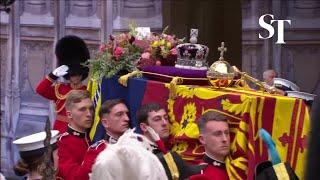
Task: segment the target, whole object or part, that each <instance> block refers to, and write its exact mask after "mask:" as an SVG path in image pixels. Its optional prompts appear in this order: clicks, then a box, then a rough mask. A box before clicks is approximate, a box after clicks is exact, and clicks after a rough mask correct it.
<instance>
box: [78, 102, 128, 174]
mask: <svg viewBox="0 0 320 180" xmlns="http://www.w3.org/2000/svg"><path fill="white" fill-rule="evenodd" d="M128 113H129V111H128V108H127V106H126V104H125V102H124V101H123V100H121V99H110V100H107V101H105V102H104V103H103V104H102V105H101V107H100V112H99V116H100V119H101V122H102V124H103V126H104V127H105V129H106V134H105V137H104V138H103V139H101V140H100V141H97V142H96V143H94V144H92V145H91V146H90V147H89V148H88V150H87V151H86V152H85V155H84V157H83V161H82V162H81V163H80V164H81V166H80V167H79V169H80V171H79V172H78V173H77V174H75V175H74V177H76V178H75V179H77V180H78V179H79V180H88V179H89V173H91V170H92V166H93V164H94V163H95V160H96V158H97V156H98V155H99V154H100V152H101V151H103V150H104V149H106V148H107V146H108V144H115V143H116V142H117V141H118V138H119V137H120V136H121V135H122V134H123V133H124V132H125V131H126V130H128V129H129V116H128Z"/></svg>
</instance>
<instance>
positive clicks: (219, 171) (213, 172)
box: [189, 155, 229, 180]
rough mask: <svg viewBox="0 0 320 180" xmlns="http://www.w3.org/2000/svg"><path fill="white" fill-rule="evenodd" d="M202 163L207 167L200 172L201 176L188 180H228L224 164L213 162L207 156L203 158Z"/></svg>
mask: <svg viewBox="0 0 320 180" xmlns="http://www.w3.org/2000/svg"><path fill="white" fill-rule="evenodd" d="M203 160H204V162H205V163H206V164H207V166H206V167H205V168H204V169H203V170H202V171H201V174H197V175H193V176H190V178H189V179H190V180H215V179H219V180H228V179H229V176H228V173H227V170H226V167H225V164H224V163H222V162H219V161H217V160H214V159H212V158H210V157H208V156H207V155H205V156H204V159H203Z"/></svg>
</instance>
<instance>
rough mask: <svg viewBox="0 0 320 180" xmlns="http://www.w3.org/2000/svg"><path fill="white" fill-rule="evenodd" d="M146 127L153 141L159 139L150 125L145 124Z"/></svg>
mask: <svg viewBox="0 0 320 180" xmlns="http://www.w3.org/2000/svg"><path fill="white" fill-rule="evenodd" d="M146 128H147V131H148V132H149V134H150V136H151V138H152V139H153V140H154V141H159V140H160V136H159V134H158V133H156V132H155V131H154V129H153V128H152V127H150V126H147V127H146Z"/></svg>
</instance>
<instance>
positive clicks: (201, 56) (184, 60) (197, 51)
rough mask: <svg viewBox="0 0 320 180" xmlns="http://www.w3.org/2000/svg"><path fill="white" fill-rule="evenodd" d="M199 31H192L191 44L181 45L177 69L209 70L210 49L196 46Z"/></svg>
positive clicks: (179, 46)
mask: <svg viewBox="0 0 320 180" xmlns="http://www.w3.org/2000/svg"><path fill="white" fill-rule="evenodd" d="M197 37H198V29H191V32H190V43H184V44H179V45H178V46H177V47H176V49H177V55H178V59H177V62H176V65H175V67H176V68H183V69H194V70H207V66H208V65H207V62H206V58H207V56H208V54H209V48H208V47H207V46H205V45H202V44H196V43H197Z"/></svg>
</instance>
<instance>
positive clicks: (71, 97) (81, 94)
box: [65, 90, 90, 110]
mask: <svg viewBox="0 0 320 180" xmlns="http://www.w3.org/2000/svg"><path fill="white" fill-rule="evenodd" d="M87 98H90V93H89V91H87V90H72V91H70V92H69V93H68V95H67V98H66V105H65V107H66V109H67V110H68V109H70V108H72V106H73V104H75V103H79V102H81V101H82V100H83V99H87Z"/></svg>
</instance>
